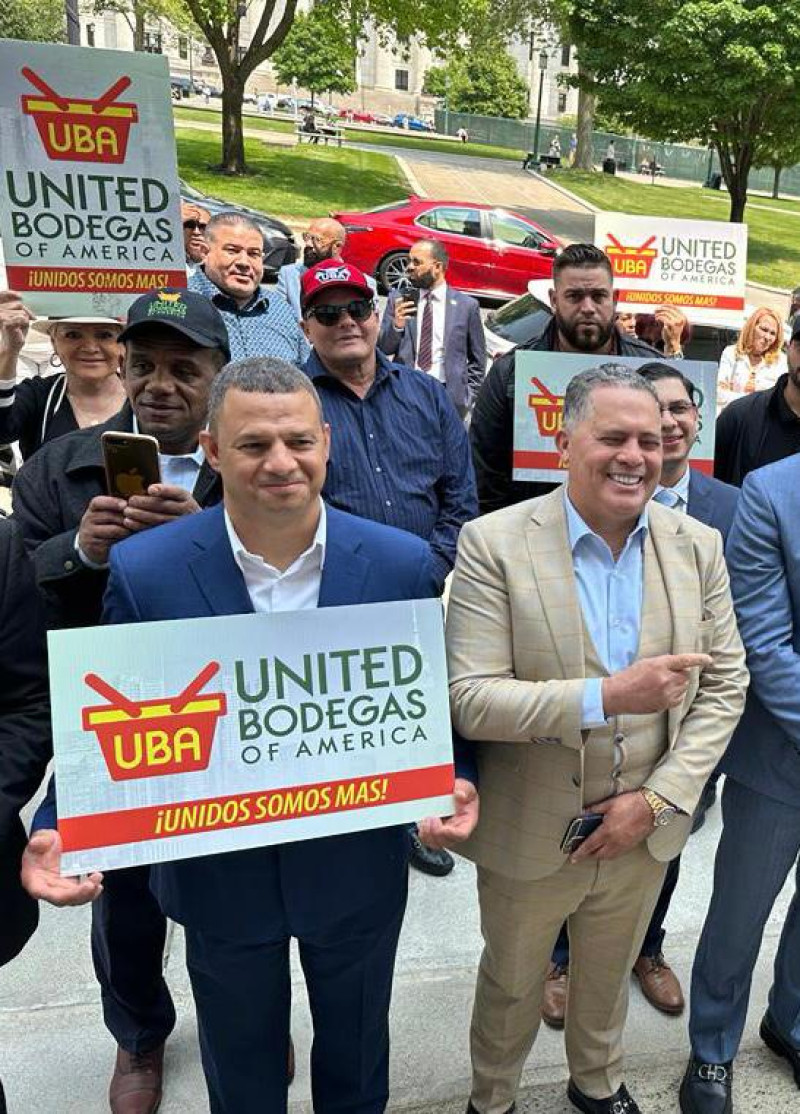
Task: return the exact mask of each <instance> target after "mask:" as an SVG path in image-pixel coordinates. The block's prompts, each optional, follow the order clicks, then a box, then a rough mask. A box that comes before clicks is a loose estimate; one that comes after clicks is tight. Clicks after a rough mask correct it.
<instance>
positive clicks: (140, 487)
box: [101, 430, 161, 499]
mask: <svg viewBox="0 0 800 1114" xmlns="http://www.w3.org/2000/svg"><path fill="white" fill-rule="evenodd" d="M101 440H102V443H103V459H104V461H105V466H106V486H107V488H108V494H109V495H114V496H116V498H117V499H129V498H130V497H131V495H145V494H146V493H147V489H148V487H149V486H150V484H157V483H160V482H161V468H160V467H159V464H158V441H156V439H155V437H149V436H147V435H146V434H144V433H115V432H112V431H111V430H108V431H106V432H105V433H104V434H103V436H102V438H101Z"/></svg>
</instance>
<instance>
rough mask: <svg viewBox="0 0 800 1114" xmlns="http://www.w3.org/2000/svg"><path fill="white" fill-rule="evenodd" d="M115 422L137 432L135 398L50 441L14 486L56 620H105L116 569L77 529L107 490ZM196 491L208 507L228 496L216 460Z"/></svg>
mask: <svg viewBox="0 0 800 1114" xmlns="http://www.w3.org/2000/svg"><path fill="white" fill-rule="evenodd" d="M107 429H111V430H119V431H121V432H125V433H130V432H132V430H133V412H132V410H131V408H130V406H129V405H128V404H127V403H126V404H125V406H123V408H122V409H121V410H120V412H119V413H118V414H115V415H114V416H113V418H109V420H108V421H107V422H104V423H103V424H102V425H97V426H92V427H91V428H89V429H81V430H78V432H77V433H70V434H69V435H68V436H66V437H60V438H59V439H58V440H57V441H51V442H49V443H48V444H46V445H43V446H42V448H41V449H39V451H38V452H37V453H35V454H34V455H33V456H32V457H31V459H30V460H28V461H26V462H25V464H24V465H23V466H22V468H21V469H20V470H19V473H18V475H17V478H16V479H15V481H14V485H13V487H12V490H11V497H12V503H13V508H14V516H15V518H16V519H17V521H18V522H19V525H20V527H21V529H22V534H23V537H24V539H25V547H26V548H27V550H28V552H30V553H32V554H33V559H34V565H35V569H36V581H37V583H38V585H39V588H40V590H41V592H42V593H43V595H44V597H45V602H46V605H47V610H48V615H47V619H48V626H49V627H86V626H95V625H97V624H98V623H99V622H100V613H101V611H102V603H103V592H104V591H105V587H106V580H107V578H108V573H107V572H106V570H105V569H89V568H86V567H85V566H84V565H82V564H81V562H80V559H79V558H78V554H77V552H76V550H75V536H76V534H77V532H78V527H79V525H80V521H81V518H82V517H83V514H84V511H85V510H86V508H87V507H88V505H89V503H90V502H91V500H92V499H94V497H95V496H96V495H104V494H105V493H106V480H105V468H104V465H103V449H102V445H101V441H100V438H101V436H102V434H103V433H104V432H105V430H107ZM193 494H194V497H195V499H196V500H197V502H198V503H199V504H200V506H201V507H210V506H213V505H214V504H215V503H219V502H220V500H221V499H222V483H221V481H220V479H219V476H218V475H217V473H216V472H214V471H213V470H212V469H211V468H210V467H209V466H208V464H203V467H202V468H201V470H200V474H199V475H198V477H197V483H196V484H195V487H194V492H193Z"/></svg>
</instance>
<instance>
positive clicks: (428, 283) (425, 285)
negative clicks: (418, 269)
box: [408, 271, 433, 290]
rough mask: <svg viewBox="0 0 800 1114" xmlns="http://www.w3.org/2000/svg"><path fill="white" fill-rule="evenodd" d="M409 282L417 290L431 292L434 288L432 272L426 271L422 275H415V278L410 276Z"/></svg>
mask: <svg viewBox="0 0 800 1114" xmlns="http://www.w3.org/2000/svg"><path fill="white" fill-rule="evenodd" d="M408 281H409V282H410V283H411V285H412V286H413V287H414V288H415V289H416V290H430V288H431V287H432V286H433V275H432V274H431V272H430V271H426V272H425V273H424V274H422V275H415V276H414V277H413V278H412V277H411V275H409V276H408Z"/></svg>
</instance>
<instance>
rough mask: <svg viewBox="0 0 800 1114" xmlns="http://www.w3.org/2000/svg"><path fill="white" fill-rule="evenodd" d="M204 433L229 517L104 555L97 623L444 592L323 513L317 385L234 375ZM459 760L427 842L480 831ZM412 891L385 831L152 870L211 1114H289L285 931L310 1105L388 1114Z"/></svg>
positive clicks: (247, 372) (429, 577) (406, 555)
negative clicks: (400, 947)
mask: <svg viewBox="0 0 800 1114" xmlns="http://www.w3.org/2000/svg"><path fill="white" fill-rule="evenodd" d="M201 439H202V444H203V448H204V450H205V453H206V456H207V459H208V461H209V462H210V464H211V466H212V467H213V468H214V469H215V470H217V471H218V472H219V474H220V476H221V477H222V481H223V487H224V502H223V505H222V506H218V507H215V508H213V509H212V510H210V511H208V512H206V513H203V514H197V515H194V516H191V517H190V518H186V519H184V520H183V522H182V523H175V524H173V525H171V526H170V527H169V528H166V529H163V530H161V529H159V530H153V531H149V532H147V533H146V534H142V535H140V536H139V537H136V538H131V539H129V540H128V541H127V542H123V543H121V544H119V545H117V546H115V547H114V549H113V550H112V552H111V571H110V578H109V586H108V591H107V593H106V597H105V604H104V620H105V622H108V623H135V622H150V621H156V620H162V619H182V618H194V617H200V616H213V615H238V614H242V613H247V612H259V613H261V612H276V611H286V610H308V609H313V608H316V607H331V606H337V605H345V604H368V603H377V602H381V601H388V600H414V599H420V598H425V597H434V596H436V595H438V583H437V579H436V575H435V573H434V570H433V566H432V562H431V550H430V547H429V546H428V544H427V543H426V542H425V541H424V540H423V539H421V538H417V537H414V536H413V535H411V534H407V533H405V532H404V531H402V530H397V529H394V528H393V527H389V526H384V525H383V524H380V523H376V522H371V521H368V520H366V519H361V518H356V517H355V516H353V515H349V514H346V513H345V512H344V511H339V510H336V509H335V508H333V507H326V506H325V504H324V503H323V502H322V499H321V498H320V492H321V490H322V487H323V483H324V481H325V470H326V464H327V458H328V447H329V444H330V428H329V426H328V425H327V424H326V423H324V422H323V418H322V408H321V403H320V399H319V395H318V394H317V392H316V389H315V388H314V385H313V384H312V382H311V380H310V379H309V378H308V377H307V376H306V375H304V374H303V373H302V372H301V371H299V370H298V369H297V368H295V367H293V366H292V365H291V364H288V363H286V362H284V361H282V360H278V359H274V358H262V359H250V360H244V361H241V362H240V363H237V364H230V365H228V367H227V368H225V369H224V370H223V371H222V372H221V373H220V375H219V376H218V377H217V379H216V380H215V382H214V386H213V388H212V393H211V400H210V404H209V418H208V430H207V431H205V432H203V433H202V434H201ZM165 569H169V570H171V575H170V576H164V570H165ZM461 762H462V763H463V765H461V769H462V770H463V773H464V775H465V776H464V777H459V776H457V777H456V780H455V785H454V792H455V797H456V806H457V807H456V813H455V815H454V816H453V817H450V818H447V819H446V820H443V821H440V820H433V821H427V822H426V826H425V827H424V828H423V832H424V833H426V834H430V835H431V836H432V838H433V839H434V840H437V841H438V840H440V839H442V838H445V839H446V838H448V837H449V838H452V839H460V838H466V836H467V835H468V834H469V833H470V832H471V830H472V828H473V827H474V825H475V822H476V820H477V807H478V806H477V793H476V790H475V788H474V784H473V781H470V780H469V778H470V777H472V778H473V779H474V776H475V775H474V767H473V766H471V765H470V762H469V755H463V756H462V759H461ZM49 826H50V827H51V828H52V821H51V823H50V825H49ZM38 837H39V842H40V845H41V855H40V860H39V862H38V863H37V862H35V861H34V860H33V859H32V858H31V856H30V855H28V879H27V881H28V885H29V888H30V889H32V890H33V891H34V892H37V893H39V894H42V895H44V896H46V893H47V890H48V888H49V886H50V885H51V883H52V881H53V879H54V877H55V874H54V872H55V870H56V864H57V855H56V852H57V851H58V837H57V834H56V833H55V832H53V831H50V832H49V833H48V837H47V841H45V833H44V832H40V833H38ZM45 842H47V846H45ZM30 851H31V847H30V846H29V852H30ZM407 878H408V845H407V837H406V831H405V828H404V827H397V826H393V827H386V828H376V829H372V830H369V831H365V832H357V833H352V834H348V835H339V836H331V837H328V838H322V839H313V840H302V841H299V842H294V843H287V844H283V845H280V846H276V847H269V848H263V849H258V850H251V851H243V852H233V853H229V854H225V855H208V856H204V857H201V858H195V859H186V860H183V861H179V862H171V863H164V864H160V865H158V866H156V867H154V868H152V883H151V884H152V886H153V889H154V892H155V894H156V896H157V898H158V901H159V903H160V905H161V907H162V909H163V910H164V912H165V913H166V914H167V916H169V917H172V918H173V919H174V920H176V921H178V922H179V923H180V924H183V925H184V926H185V929H186V956H187V967H188V969H189V974H190V977H191V981H192V989H193V992H194V996H195V1003H196V1007H197V1013H198V1021H199V1032H200V1046H201V1053H202V1059H203V1068H204V1071H205V1074H206V1082H207V1085H208V1090H209V1096H210V1104H211V1111H212V1112H213V1114H286V1110H287V1077H286V1046H287V1043H288V1039H289V1008H290V995H291V981H290V971H289V941H290V938H291V937H292V936H294V937H296V938H297V940H298V942H299V948H300V958H301V961H302V964H303V969H304V972H305V976H306V982H307V986H308V991H309V998H310V1001H311V1009H312V1013H313V1017H314V1046H313V1052H312V1063H311V1076H312V1092H313V1100H314V1109H315V1111H316V1112H317V1114H382V1112H383V1111H384V1110H385V1107H386V1103H387V1100H388V1062H389V1032H388V1012H389V999H390V994H391V986H392V973H393V967H394V957H395V952H396V948H397V941H398V936H399V933H400V926H401V923H402V920H403V913H404V910H405V904H406V890H407ZM74 881H75V885H76V887H77V886H80V885H81V883H79V882H78V881H77V880H74Z"/></svg>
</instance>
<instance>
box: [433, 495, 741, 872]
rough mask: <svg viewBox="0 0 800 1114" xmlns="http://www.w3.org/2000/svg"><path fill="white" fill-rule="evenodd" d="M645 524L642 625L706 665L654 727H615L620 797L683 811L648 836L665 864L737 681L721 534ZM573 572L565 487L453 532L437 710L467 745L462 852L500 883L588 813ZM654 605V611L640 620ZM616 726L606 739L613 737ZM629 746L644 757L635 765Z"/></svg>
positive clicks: (677, 518) (676, 517)
mask: <svg viewBox="0 0 800 1114" xmlns="http://www.w3.org/2000/svg"><path fill="white" fill-rule="evenodd" d="M648 515H649V534H648V538H647V542H646V545H645V558H644V592H643V606H642V628H643V630H644V628H645V627H647V628H648V629H649V630H650V631H651V632H652V631H653V630H654V629H655V630H658V628H659V626H660V627H661V628H662V629H665V628H666V625H667V624H669V626H670V627H671V629H670V630H669V631H665V635H666V644H665V647H664V651H662V652H671V653H674V654H680V653H693V652H703V653H708V654H710V655H711V657H712V658H713V664H712V665H711V666H709V667H708V668H707V669H704V670H703V671H702V673H700V674H699V675H698V671H694V672H693V674H692V679H691V681H690V684H689V688H688V691H687V693H686V696H685V699H684V700H683V702H682V704H680V705H679V706H678V707H676V708H673V709H670V711H669V712H668V713H667V714H666V715H664V716H661V717H652V716H651V717H636V716H626V717H624V721H625V740H626V744H625V745H626V750H627V753H628V754H630V755H631V756H636V755H637V753H638V756H639V759H640V763H639V767H638V768H636V772H635V774H633V773H632V774H631V777H630V779H629V780H628V782H627V783H626V782H625V780H624V776H623V781H622V785H621V787H622V788H636V787H637V786H638V785H639V784H642V783H643V782H644V781H645V778H646V783H647V785H649V786H650V787H651V788H652V789H654V790H655V791H656V792H657V793H659V794H660V795H661V796H663V797H664V798H666V799H667V800H669V801H671V802H672V803H673V804H675V805H677V806H678V808H680V809H682V810H683V811H684V813H685V814H686V815H685V816H679V817H677V818H675V819H674V820H673V821H672V822H671V823H670V824H669V825H668V826H665V827H662V828H657V829H656V830H655V831H654V832H653V833H652V835H651V836H650V837H649V839H648V848H649V850H650V853H651V854H652V855H653V857H654V858H656V859H658V860H660V861H662V862H663V861H666V860H668V859H671V858H674V856H675V855H677V854H678V853H679V852H680V850H681V848H682V846H683V844H684V842H685V841H686V838H687V836H688V834H689V828H690V822H691V813H692V812H693V810H694V808H695V806H696V805H697V802H698V799H699V797H700V793H701V791H702V788H703V785H704V784H705V782H706V780H707V778H708V775H709V774H710V773H711V771H712V770H713V769H714V767H715V765H716V763H717V761H718V759H719V757H720V755H721V754H722V753H723V751H724V749H725V747H726V745H727V742H728V739H729V738H730V735H731V732H732V731H733V728H734V727H735V726H736V723H737V721H738V719H739V716H740V715H741V712H742V708H743V705H744V696H745V691H746V688H747V681H748V674H747V670H746V668H745V664H744V661H745V659H744V649H743V647H742V643H741V640H740V638H739V633H738V630H737V627H736V620H735V617H734V612H733V604H732V602H731V596H730V590H729V586H728V574H727V571H726V568H725V562H724V558H723V552H722V539H721V537H720V535H719V533H718V532H717V531H716V530H711V529H709V528H708V527H706V526H703V525H702V524H701V523H699V522H697V521H696V520H695V519H692V518H689V517H688V516H686V515H681V514H678V513H677V512H675V511H671V510H667V509H666V508H665V507H662V506H660V505H659V504H655V503H652V504H650V506H649V508H648ZM572 569H573V565H572V554H571V551H570V547H569V538H568V532H567V521H566V512H565V508H564V492H563V490H558V491H555V492H552V493H551V494H549V495H545V496H543V497H542V498H539V499H532V500H529V501H528V502H525V503H519V504H517V505H515V506H513V507H508V508H506V509H504V510H501V511H497V512H495V513H494V514H489V515H486V516H484V517H483V518H479V519H476V520H475V521H474V522H470V523H468V524H467V525H466V526H465V527H464V528H463V530H462V531H461V536H460V539H459V546H458V558H457V560H456V566H455V570H454V574H453V581H452V586H451V591H450V601H449V606H448V612H447V650H448V666H449V673H450V703H451V710H452V714H453V722H454V724H455V726H456V728H457V730H458V731H460V732H461V734H462V735H464V736H465V737H466V738H468V739H473V740H480V745H479V746H478V747H477V748H476V750H477V755H478V766H479V771H480V793H481V819H480V822H479V824H478V827H477V829H476V831H475V833H474V835H473V837H472V838H471V839H470V840H469V841H468V843H467V844H466V845H464V854H466V855H467V856H468V857H470V858H473V859H474V860H475V861H476V862H478V863H479V864H480V865H482V866H485V867H487V868H488V869H490V870H495V871H498V872H500V873H502V874H505V875H507V876H510V877H516V878H521V879H529V880H533V879H536V878H542V877H545V876H546V875H548V874H551V873H553V872H554V871H556V870H558V869H559V868H560V867H561V866H562V865H563V863H564V855H563V853H562V852H561V850H560V848H559V845H560V842H561V839H562V837H563V835H564V832H565V831H566V828H567V824H568V822H569V820H570V819H572V817H574V816H576V815H578V814H579V813H580V812H581V811H582V810H583V808H584V807H585V806H586V805H588V804H590V803H592V802H591V801H589V800H584V793H583V790H584V782H583V774H584V765H585V758H586V755H585V748H586V747H587V741H588V743H589V745H591V738H590V736H591V734H593V733H590V732H588V731H584V730H582V728H581V724H582V719H581V713H582V699H583V689H584V681H585V677H586V675H587V673H586V661H587V656H588V657H591V655H590V654H589V655H587V647H586V646H585V633H584V630H585V628H584V623H583V617H582V613H581V607H580V602H579V597H578V592H577V586H576V581H575V576H574V573H573V571H572ZM659 599H660V600H661V601H663V602H664V607H665V612H664V613H663V614H659V613H658V612H656V611H655V610H654V608H655V607H656V606H657V602H654V601H657V600H659ZM670 642H671V645H670ZM650 644H651V645H652V644H654V642H653V639H651V640H650ZM641 646H642V643H641V642H640V647H641ZM649 653H652V650H650V651H649V652H648V650H647V649H646V648H645V653H644V655H643V656H649ZM622 718H623V717H618V719H619V720H621V719H622ZM654 725H655V727H654ZM617 730H620V728H619V727H618V725H616V724H614V723H612V724H611V725H610V727H609V728H608V729H607V731H609V732H611V733H612V737H613V733H614V732H615V731H617ZM619 737H620V738H622V735H620V736H619ZM655 744H657V745H655ZM637 747H638V748H639V749H638V752H637ZM643 747H651V748H653V749H652V759H650V760H648V761H647V762H645V765H644V768H642V765H641V755H642V748H643ZM634 766H635V760H634V759H633V758H632V759H631V767H634ZM623 775H624V770H623Z"/></svg>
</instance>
